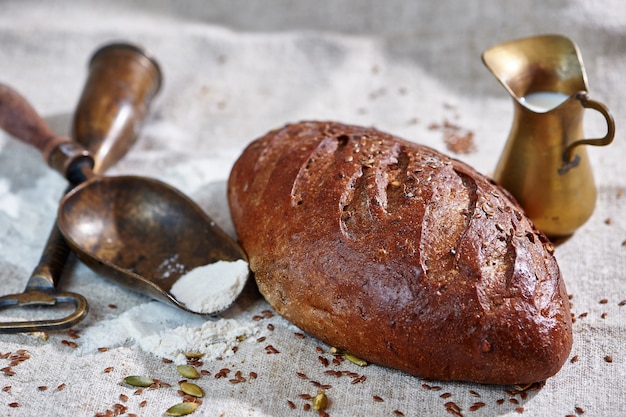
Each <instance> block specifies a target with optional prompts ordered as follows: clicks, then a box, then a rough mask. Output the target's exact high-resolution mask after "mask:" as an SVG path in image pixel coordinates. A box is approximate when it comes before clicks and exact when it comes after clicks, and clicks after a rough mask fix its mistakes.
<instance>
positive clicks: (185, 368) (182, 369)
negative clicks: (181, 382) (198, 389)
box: [176, 365, 200, 379]
mask: <svg viewBox="0 0 626 417" xmlns="http://www.w3.org/2000/svg"><path fill="white" fill-rule="evenodd" d="M176 370H177V371H178V373H179V374H181V375H182V376H184V377H185V378H189V379H196V378H198V377H199V376H200V373H198V370H197V369H196V368H194V367H193V366H191V365H178V366H177V367H176Z"/></svg>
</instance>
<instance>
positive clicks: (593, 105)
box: [563, 91, 615, 166]
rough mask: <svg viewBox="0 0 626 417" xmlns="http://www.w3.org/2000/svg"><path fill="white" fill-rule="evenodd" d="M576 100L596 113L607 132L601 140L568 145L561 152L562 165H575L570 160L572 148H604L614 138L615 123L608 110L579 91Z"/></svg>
mask: <svg viewBox="0 0 626 417" xmlns="http://www.w3.org/2000/svg"><path fill="white" fill-rule="evenodd" d="M575 97H576V99H578V100H580V104H582V106H583V107H584V108H586V109H593V110H596V111H598V112H599V113H600V114H602V116H604V119H605V120H606V124H607V132H606V135H605V136H604V137H602V138H595V139H580V140H577V141H575V142H572V143H570V144H569V145H568V146H567V147H566V148H565V150H564V151H563V164H564V165H573V166H575V165H577V164H576V162H577V161H576V160H573V159H572V156H573V154H574V148H575V147H576V146H579V145H594V146H605V145H608V144H610V143H611V142H613V137H614V136H615V121H614V120H613V116H611V113H609V109H608V108H607V107H606V106H605V105H604V104H602V103H600V102H599V101H595V100H591V99H590V98H589V97H588V95H587V92H586V91H580V92H578V93H576V96H575Z"/></svg>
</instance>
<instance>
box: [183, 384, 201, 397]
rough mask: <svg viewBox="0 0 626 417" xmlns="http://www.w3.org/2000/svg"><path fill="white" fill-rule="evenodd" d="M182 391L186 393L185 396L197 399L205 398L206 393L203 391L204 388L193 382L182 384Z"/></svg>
mask: <svg viewBox="0 0 626 417" xmlns="http://www.w3.org/2000/svg"><path fill="white" fill-rule="evenodd" d="M180 390H181V391H182V392H184V393H185V394H188V395H191V396H194V397H197V398H201V397H204V391H203V390H202V388H200V387H199V386H197V385H196V384H194V383H193V382H181V383H180Z"/></svg>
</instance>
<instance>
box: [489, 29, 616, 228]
mask: <svg viewBox="0 0 626 417" xmlns="http://www.w3.org/2000/svg"><path fill="white" fill-rule="evenodd" d="M482 59H483V63H484V64H485V66H486V67H487V68H488V69H489V70H490V71H491V72H492V73H493V75H495V77H496V78H497V79H498V80H499V81H500V83H501V84H502V85H503V86H504V88H505V89H506V90H507V91H508V92H509V94H510V95H511V96H512V98H513V102H514V106H515V108H514V120H513V125H512V128H511V132H510V134H509V137H508V140H507V142H506V145H505V147H504V151H503V153H502V155H501V157H500V160H499V162H498V164H497V166H496V171H495V173H494V180H495V181H496V182H497V183H499V184H500V185H502V186H503V187H504V188H506V189H507V190H508V191H509V192H510V193H511V194H513V196H514V197H515V198H516V199H517V200H518V202H519V203H520V204H521V205H522V207H523V208H524V210H525V211H526V214H527V215H528V216H529V217H530V218H531V219H532V220H533V221H534V223H535V225H536V227H537V228H538V229H539V230H541V231H543V232H544V233H545V234H546V235H548V236H550V237H563V236H569V235H571V234H573V233H574V231H576V229H577V228H578V227H580V226H581V225H583V224H584V223H585V222H586V221H587V220H588V219H589V217H590V216H591V214H592V213H593V210H594V208H595V203H596V187H595V183H594V179H593V172H592V169H591V166H590V163H589V159H588V157H587V152H586V149H585V147H584V146H580V145H598V146H602V145H608V144H609V143H611V142H612V141H613V137H614V135H615V123H614V121H613V117H612V116H611V114H610V113H609V111H608V109H607V108H606V106H605V105H603V104H602V103H599V102H597V101H595V100H591V99H590V98H589V97H588V93H587V80H586V79H587V76H586V74H585V70H584V67H583V63H582V59H581V56H580V52H579V50H578V47H577V46H576V45H575V44H574V43H573V42H572V41H571V40H569V39H568V38H566V37H564V36H560V35H541V36H534V37H529V38H524V39H519V40H514V41H509V42H505V43H502V44H499V45H496V46H493V47H491V48H489V49H487V50H486V51H485V52H484V53H483V55H482ZM586 108H589V109H593V110H596V111H598V112H600V114H602V116H604V118H605V119H606V123H607V127H608V129H607V133H606V135H605V136H604V137H602V138H598V139H584V134H583V113H584V109H586Z"/></svg>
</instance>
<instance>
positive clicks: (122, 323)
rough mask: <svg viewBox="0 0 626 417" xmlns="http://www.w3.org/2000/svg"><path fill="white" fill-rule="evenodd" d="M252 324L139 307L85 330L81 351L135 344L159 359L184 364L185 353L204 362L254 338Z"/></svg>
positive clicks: (149, 305) (158, 304) (147, 305)
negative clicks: (196, 356)
mask: <svg viewBox="0 0 626 417" xmlns="http://www.w3.org/2000/svg"><path fill="white" fill-rule="evenodd" d="M258 331H259V327H258V325H257V324H255V323H254V322H247V321H246V322H244V321H240V320H235V319H226V318H221V319H217V320H206V319H205V318H202V317H200V316H195V315H193V314H190V313H188V312H185V311H182V310H178V309H175V308H173V307H171V306H169V305H167V304H165V303H162V302H158V301H151V302H148V303H145V304H140V305H138V306H137V307H133V308H131V309H130V310H127V311H126V312H124V313H122V314H120V315H119V316H117V317H116V318H114V319H110V320H103V321H99V322H98V323H95V324H93V325H91V326H88V327H86V328H85V329H84V330H82V331H81V335H80V340H81V343H80V347H79V349H80V352H79V353H82V354H90V353H94V352H95V351H96V350H97V349H98V348H100V347H107V348H115V347H119V346H124V345H128V344H136V345H138V346H139V347H140V348H141V349H143V350H144V351H146V352H149V353H152V354H154V355H156V356H158V357H160V358H167V359H171V360H173V361H174V362H175V363H177V364H182V363H185V362H186V360H187V358H186V356H185V353H189V352H194V353H201V354H202V355H203V356H202V357H203V359H204V360H212V359H216V358H218V357H228V356H230V355H232V354H233V351H232V348H233V347H234V346H236V345H237V344H239V343H240V342H241V341H243V340H245V339H247V338H249V337H251V336H253V335H255V334H256V333H257V332H258Z"/></svg>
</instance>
